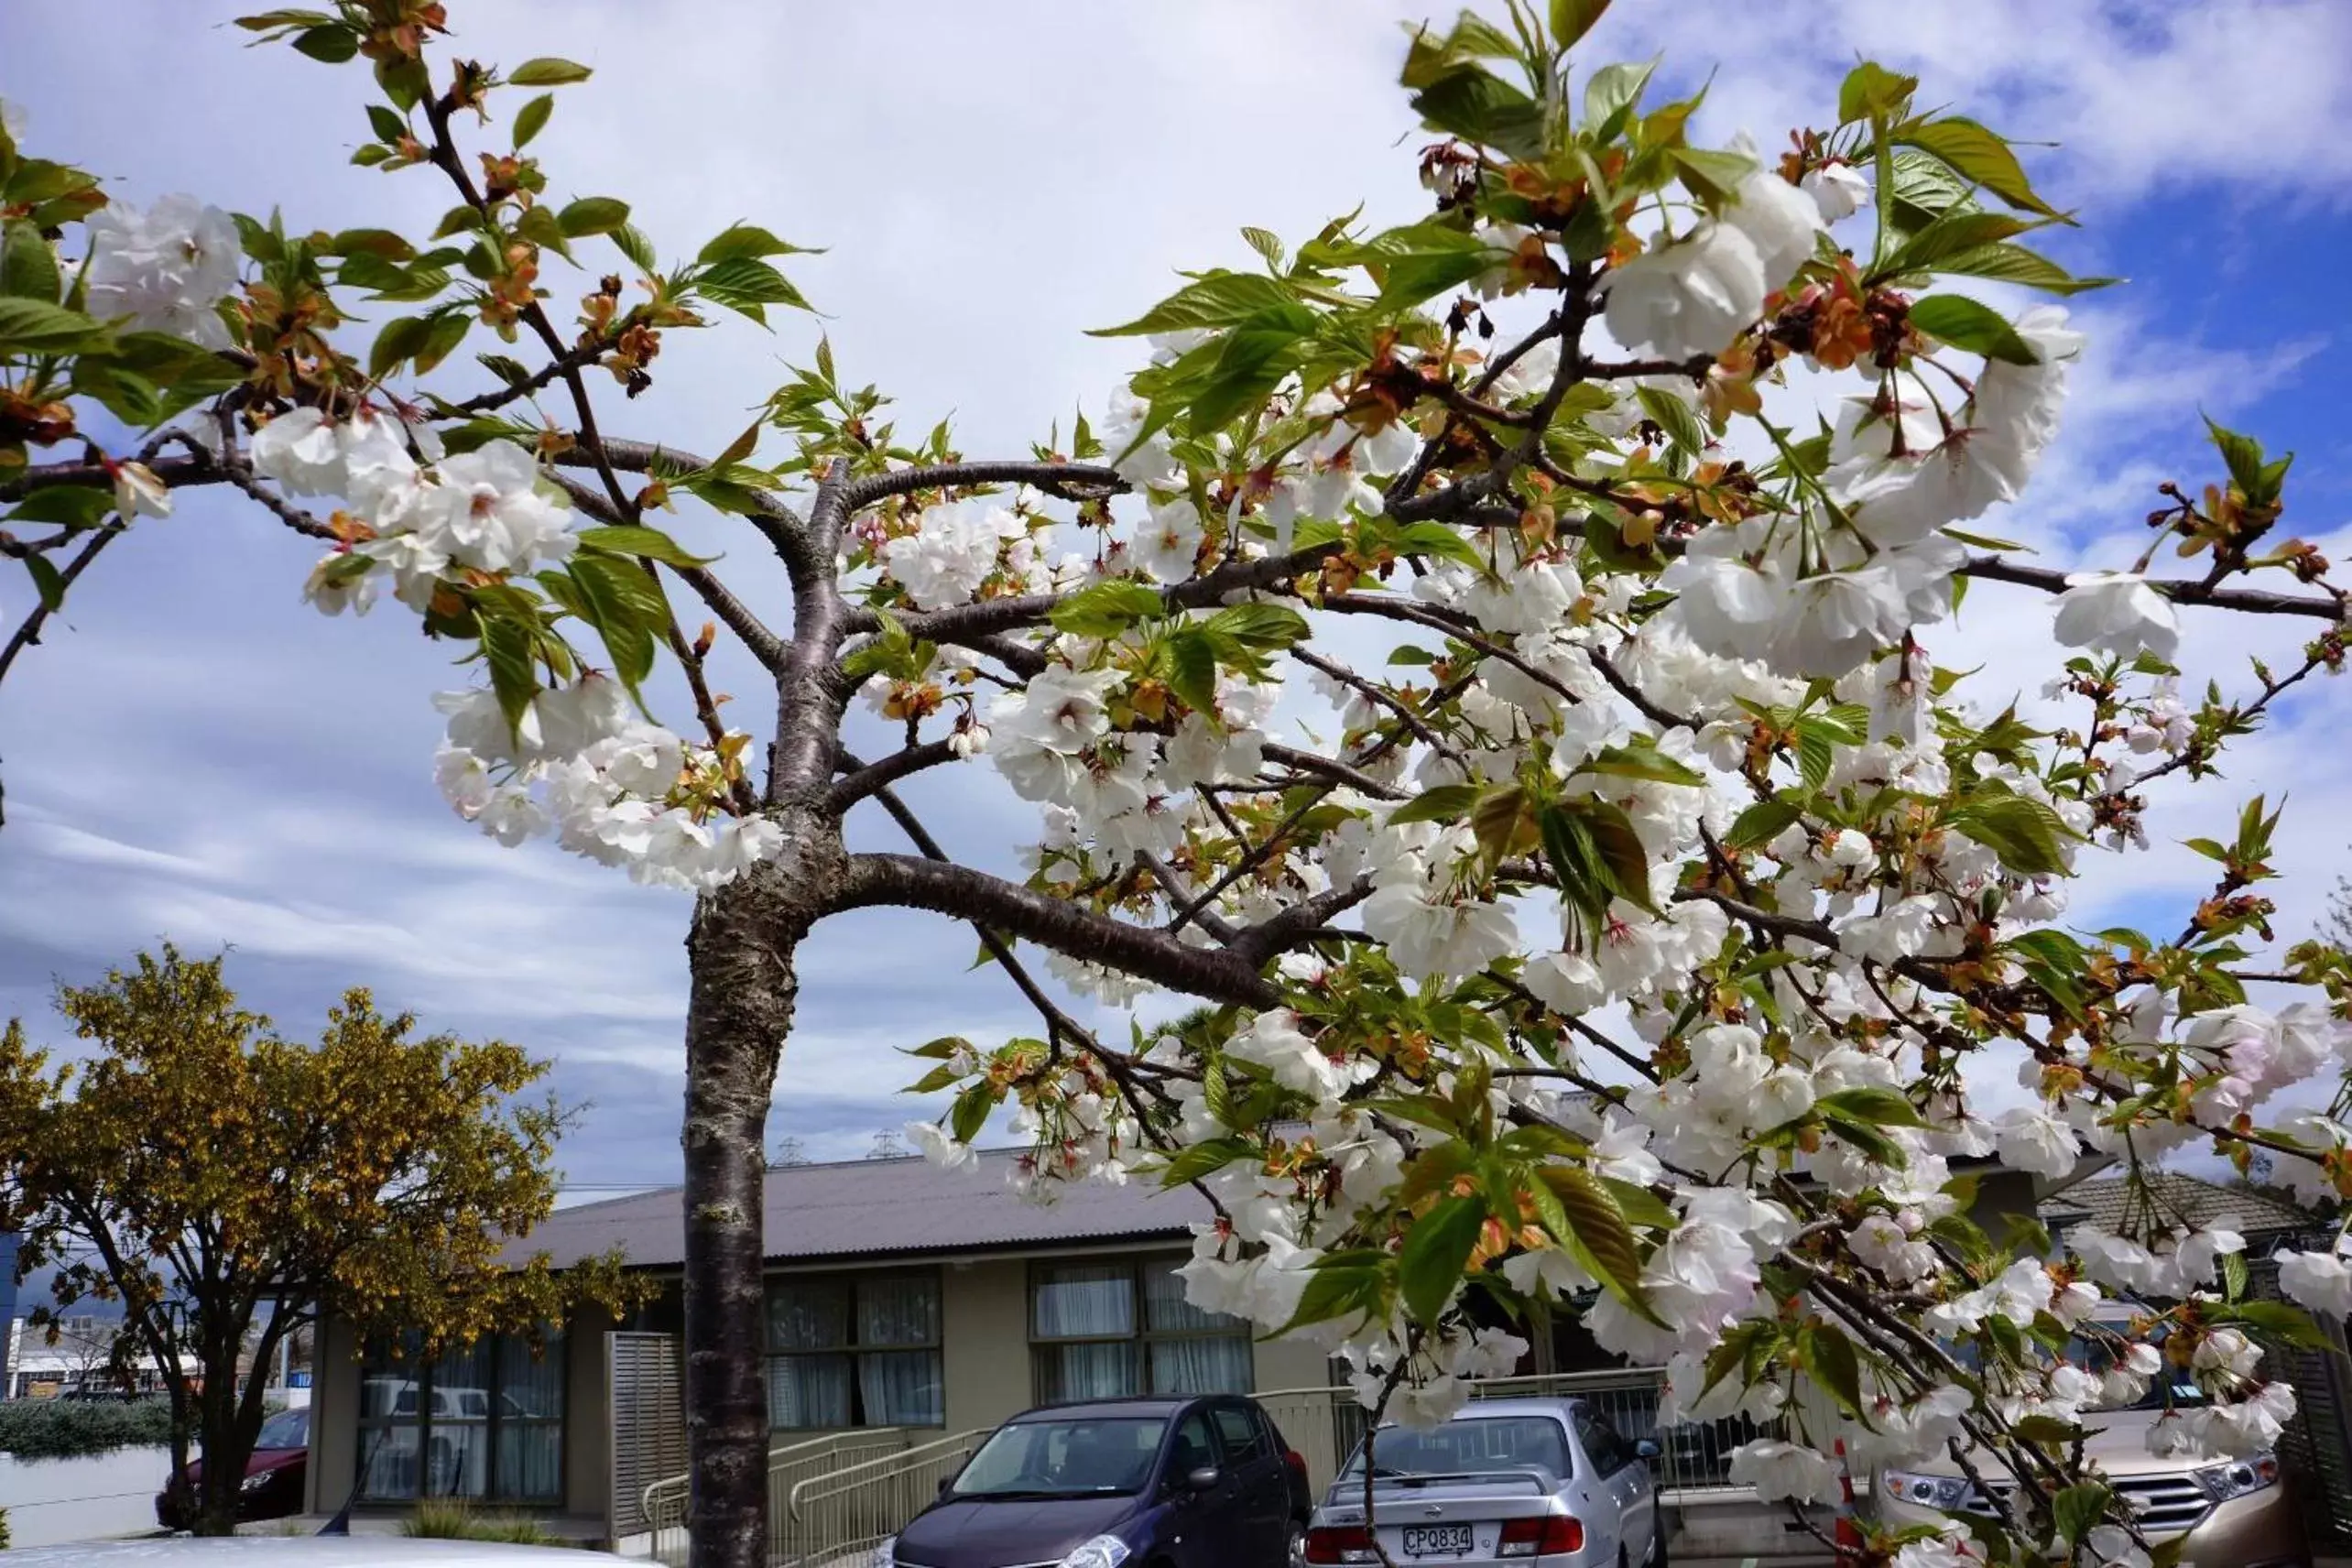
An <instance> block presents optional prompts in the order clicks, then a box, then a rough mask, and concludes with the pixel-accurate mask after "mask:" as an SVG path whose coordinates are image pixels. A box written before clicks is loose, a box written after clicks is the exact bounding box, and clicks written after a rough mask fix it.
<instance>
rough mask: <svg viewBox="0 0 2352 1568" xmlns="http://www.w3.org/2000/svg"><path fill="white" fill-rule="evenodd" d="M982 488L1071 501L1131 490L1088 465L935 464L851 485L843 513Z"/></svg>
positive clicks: (1109, 472) (1107, 471) (1114, 473)
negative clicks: (920, 495) (1017, 489)
mask: <svg viewBox="0 0 2352 1568" xmlns="http://www.w3.org/2000/svg"><path fill="white" fill-rule="evenodd" d="M973 485H1035V486H1036V487H1037V488H1038V489H1040V490H1043V491H1045V492H1047V493H1048V494H1049V495H1057V496H1061V497H1062V498H1064V499H1069V498H1072V496H1073V493H1075V494H1076V495H1080V496H1082V497H1083V498H1088V499H1091V498H1092V497H1094V496H1096V495H1125V494H1126V493H1127V481H1126V480H1124V479H1122V478H1120V477H1119V475H1118V472H1117V471H1116V469H1110V468H1098V467H1094V466H1093V465H1091V464H1087V463H926V464H924V465H923V466H921V467H920V468H902V469H899V470H898V472H896V473H894V474H868V475H866V477H865V478H863V479H856V480H852V481H851V482H850V484H849V485H848V486H847V487H846V489H845V491H844V495H843V497H842V501H843V506H844V508H845V509H846V510H847V511H848V512H850V513H852V514H855V513H857V512H860V511H863V510H864V509H865V508H866V507H868V506H872V505H874V503H875V502H877V501H880V500H884V499H887V497H889V496H892V495H908V494H909V493H911V492H913V491H917V490H948V489H958V490H960V489H965V488H968V487H971V486H973Z"/></svg>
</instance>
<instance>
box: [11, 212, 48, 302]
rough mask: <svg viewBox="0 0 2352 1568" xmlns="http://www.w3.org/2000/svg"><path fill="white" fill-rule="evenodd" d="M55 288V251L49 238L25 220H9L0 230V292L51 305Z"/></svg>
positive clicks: (15, 297)
mask: <svg viewBox="0 0 2352 1568" xmlns="http://www.w3.org/2000/svg"><path fill="white" fill-rule="evenodd" d="M59 287H60V282H59V278H58V270H57V253H56V252H55V251H53V250H51V249H50V248H49V241H47V240H45V239H43V238H41V232H40V230H38V228H35V227H34V226H33V225H32V223H29V222H28V221H27V220H26V219H23V218H11V219H9V220H8V223H7V227H6V228H5V230H0V294H5V295H7V296H9V297H10V298H12V299H37V300H38V301H40V302H41V303H43V304H48V305H53V304H55V303H56V302H57V296H58V289H59Z"/></svg>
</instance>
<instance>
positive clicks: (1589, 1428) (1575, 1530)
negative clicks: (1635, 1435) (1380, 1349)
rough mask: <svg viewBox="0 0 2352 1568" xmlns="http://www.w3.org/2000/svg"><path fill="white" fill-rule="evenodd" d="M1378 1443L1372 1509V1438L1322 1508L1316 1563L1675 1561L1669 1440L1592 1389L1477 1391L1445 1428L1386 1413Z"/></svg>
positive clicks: (1640, 1566)
mask: <svg viewBox="0 0 2352 1568" xmlns="http://www.w3.org/2000/svg"><path fill="white" fill-rule="evenodd" d="M1370 1446H1371V1450H1372V1485H1371V1493H1370V1498H1369V1501H1370V1504H1371V1508H1370V1512H1369V1514H1368V1515H1367V1511H1366V1507H1365V1505H1366V1501H1367V1497H1366V1492H1365V1475H1364V1468H1365V1451H1364V1448H1363V1446H1360V1445H1359V1446H1358V1447H1357V1449H1356V1453H1355V1454H1354V1455H1353V1456H1351V1457H1350V1458H1349V1460H1348V1462H1347V1464H1346V1465H1345V1467H1343V1468H1342V1469H1341V1471H1340V1474H1339V1478H1338V1479H1337V1480H1335V1481H1334V1482H1333V1483H1332V1486H1331V1490H1330V1491H1329V1492H1328V1493H1326V1494H1325V1495H1324V1497H1323V1506H1322V1507H1321V1508H1317V1509H1316V1510H1315V1513H1314V1518H1313V1519H1312V1521H1311V1523H1310V1525H1309V1527H1308V1530H1307V1539H1306V1543H1305V1550H1304V1552H1303V1556H1304V1558H1305V1561H1306V1562H1308V1563H1378V1562H1379V1561H1380V1560H1381V1557H1382V1554H1383V1553H1385V1554H1386V1556H1387V1558H1388V1561H1389V1562H1391V1563H1431V1564H1436V1565H1443V1568H1454V1565H1456V1564H1459V1565H1463V1568H1484V1565H1486V1564H1494V1565H1495V1568H1507V1565H1508V1568H1528V1565H1530V1564H1536V1565H1540V1568H1665V1563H1666V1521H1665V1518H1664V1516H1663V1515H1662V1513H1661V1511H1660V1509H1659V1507H1658V1483H1657V1479H1656V1477H1655V1476H1654V1475H1652V1473H1651V1471H1650V1459H1651V1458H1652V1457H1653V1456H1655V1455H1656V1454H1657V1452H1658V1448H1657V1445H1656V1444H1655V1443H1649V1442H1646V1441H1645V1442H1641V1443H1631V1442H1628V1441H1627V1440H1626V1438H1625V1437H1624V1436H1622V1435H1621V1434H1620V1433H1618V1432H1617V1429H1616V1428H1614V1427H1612V1426H1611V1425H1610V1424H1609V1421H1608V1418H1607V1417H1606V1415H1604V1414H1602V1412H1601V1411H1600V1410H1598V1409H1597V1408H1596V1407H1595V1406H1592V1405H1588V1404H1586V1403H1585V1402H1584V1401H1583V1400H1581V1399H1481V1400H1476V1401H1475V1402H1473V1403H1472V1404H1470V1405H1469V1406H1468V1407H1467V1408H1465V1410H1463V1411H1462V1412H1461V1413H1460V1414H1459V1415H1457V1416H1455V1417H1454V1419H1453V1420H1452V1421H1447V1422H1446V1423H1445V1424H1444V1425H1443V1426H1441V1427H1438V1428H1436V1429H1435V1430H1433V1431H1430V1432H1414V1431H1410V1430H1408V1429H1406V1428H1403V1427H1398V1426H1393V1425H1391V1426H1383V1427H1382V1428H1381V1429H1380V1431H1379V1433H1378V1437H1377V1441H1376V1442H1375V1443H1372V1444H1371V1445H1370ZM1376 1541H1377V1550H1376V1546H1375V1543H1376Z"/></svg>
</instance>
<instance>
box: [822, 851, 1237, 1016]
mask: <svg viewBox="0 0 2352 1568" xmlns="http://www.w3.org/2000/svg"><path fill="white" fill-rule="evenodd" d="M877 905H897V906H900V907H904V908H908V909H930V910H931V911H932V912H934V913H936V914H942V915H952V916H953V917H954V918H956V919H957V920H970V921H973V922H975V923H977V924H985V925H987V926H989V927H991V928H993V929H995V930H996V931H1000V932H1004V933H1006V934H1007V935H1010V936H1014V937H1018V938H1019V939H1021V940H1022V941H1025V942H1036V943H1037V944H1038V945H1039V946H1040V947H1043V948H1048V949H1050V950H1051V951H1053V952H1055V953H1065V954H1067V955H1069V956H1070V957H1073V958H1077V959H1082V960H1084V961H1086V962H1088V963H1093V964H1105V965H1106V966H1108V967H1111V968H1115V969H1120V970H1124V971H1126V972H1127V973H1128V974H1130V975H1136V976H1138V978H1140V979H1144V980H1149V981H1150V982H1152V983H1154V984H1156V985H1165V986H1167V987H1169V988H1170V989H1171V990H1175V991H1182V992H1186V993H1189V994H1190V995H1192V996H1205V997H1208V998H1210V999H1211V1000H1213V1001H1219V1002H1235V1003H1238V1004H1240V1005H1242V1006H1244V1007H1271V1006H1273V1005H1274V1003H1275V1002H1276V1001H1277V1000H1279V997H1280V996H1281V993H1280V992H1279V990H1278V989H1277V988H1276V987H1275V986H1274V985H1271V984H1269V982H1268V981H1267V980H1266V979H1265V977H1264V976H1262V975H1259V974H1258V966H1257V965H1256V964H1252V963H1251V962H1249V960H1248V959H1247V957H1245V956H1244V955H1243V954H1242V953H1237V952H1235V951H1232V950H1228V949H1225V948H1219V947H1193V946H1192V945H1190V944H1188V943H1186V942H1181V941H1179V940H1178V939H1176V938H1175V937H1173V936H1171V935H1169V934H1168V933H1167V932H1165V931H1159V930H1155V929H1153V928H1151V927H1149V926H1138V925H1130V924H1128V923H1127V921H1124V920H1112V919H1110V918H1109V917H1108V916H1105V915H1099V914H1096V913H1095V912H1094V910H1092V909H1087V908H1085V907H1084V906H1083V905H1080V904H1075V903H1073V902H1071V901H1070V900H1069V899H1067V898H1056V897H1054V896H1053V895H1052V894H1051V893H1045V892H1040V891H1039V890H1038V889H1036V888H1034V887H1022V886H1021V885H1020V884H1018V883H1016V882H1007V881H1006V880H1005V879H1004V878H1003V877H993V876H991V875H989V874H988V873H987V872H985V871H981V870H978V869H976V868H975V867H972V866H949V865H943V864H942V863H940V862H938V861H933V860H921V859H916V858H913V857H911V856H909V855H851V856H850V857H849V876H848V878H847V885H846V886H845V887H844V890H843V891H842V893H841V894H840V895H839V897H838V898H835V899H834V900H833V909H868V908H872V907H874V906H877ZM1244 940H1245V941H1246V940H1247V936H1245V939H1244Z"/></svg>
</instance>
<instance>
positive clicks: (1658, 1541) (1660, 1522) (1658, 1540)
mask: <svg viewBox="0 0 2352 1568" xmlns="http://www.w3.org/2000/svg"><path fill="white" fill-rule="evenodd" d="M1641 1568H1666V1509H1665V1508H1664V1506H1663V1505H1662V1504H1661V1503H1660V1502H1659V1501H1658V1500H1657V1499H1656V1497H1652V1498H1651V1499H1650V1555H1649V1556H1647V1557H1645V1558H1643V1559H1642V1560H1641Z"/></svg>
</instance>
